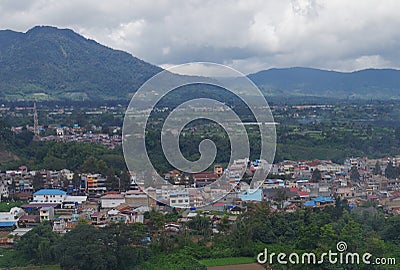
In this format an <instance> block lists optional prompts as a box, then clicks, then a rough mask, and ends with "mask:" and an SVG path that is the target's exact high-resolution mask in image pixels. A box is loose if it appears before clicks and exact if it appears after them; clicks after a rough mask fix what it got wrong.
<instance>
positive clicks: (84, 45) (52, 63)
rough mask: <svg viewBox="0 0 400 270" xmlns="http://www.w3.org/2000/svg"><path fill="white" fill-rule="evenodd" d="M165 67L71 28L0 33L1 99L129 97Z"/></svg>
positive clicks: (42, 27) (36, 28)
mask: <svg viewBox="0 0 400 270" xmlns="http://www.w3.org/2000/svg"><path fill="white" fill-rule="evenodd" d="M161 70H162V69H161V68H159V67H157V66H154V65H151V64H148V63H146V62H144V61H142V60H140V59H138V58H135V57H133V56H132V55H130V54H128V53H126V52H122V51H117V50H113V49H111V48H108V47H105V46H103V45H101V44H99V43H97V42H96V41H93V40H89V39H86V38H84V37H82V36H80V35H79V34H77V33H75V32H73V31H72V30H69V29H58V28H55V27H49V26H37V27H34V28H32V29H31V30H29V31H27V32H26V33H18V32H14V31H10V30H4V31H0V98H1V99H11V100H17V99H31V98H33V96H36V97H37V98H39V99H40V97H41V96H44V97H46V98H49V99H63V98H68V99H74V100H84V99H88V98H90V99H93V98H97V99H127V98H128V97H129V94H131V93H133V92H134V91H135V90H136V89H137V88H138V87H139V86H140V85H141V84H142V83H143V82H145V81H146V80H147V79H149V78H150V77H151V76H153V75H154V74H156V73H158V72H160V71H161Z"/></svg>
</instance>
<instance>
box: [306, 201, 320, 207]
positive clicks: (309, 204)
mask: <svg viewBox="0 0 400 270" xmlns="http://www.w3.org/2000/svg"><path fill="white" fill-rule="evenodd" d="M304 206H305V207H315V206H317V205H316V204H315V201H309V202H305V203H304Z"/></svg>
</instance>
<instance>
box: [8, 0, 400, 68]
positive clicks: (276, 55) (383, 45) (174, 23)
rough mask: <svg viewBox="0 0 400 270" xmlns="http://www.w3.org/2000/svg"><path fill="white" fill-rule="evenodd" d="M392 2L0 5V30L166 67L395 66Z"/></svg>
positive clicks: (122, 0) (398, 31) (46, 1)
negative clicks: (56, 33) (49, 31)
mask: <svg viewBox="0 0 400 270" xmlns="http://www.w3.org/2000/svg"><path fill="white" fill-rule="evenodd" d="M399 12H400V1H398V0H385V1H382V0H260V1H248V0H237V1H212V0H210V1H208V0H202V1H201V0H199V1H161V0H160V1H159V0H152V1H143V0H138V1H129V0H117V1H108V0H93V1H82V0H69V1H63V0H59V1H57V0H37V1H34V0H32V1H31V0H19V1H15V0H2V1H1V2H0V29H12V30H16V31H22V32H25V31H27V30H28V29H30V28H32V27H33V26H35V25H53V26H57V27H60V28H71V29H73V30H75V31H76V32H78V33H80V34H82V35H84V36H85V37H87V38H91V39H95V40H96V41H98V42H100V43H102V44H104V45H107V46H109V47H112V48H115V49H121V50H125V51H128V52H130V53H132V54H133V55H135V56H137V57H139V58H141V59H143V60H145V61H148V62H150V63H153V64H157V65H161V66H164V67H168V66H170V65H175V64H182V63H187V62H192V61H209V62H216V63H221V64H226V65H228V66H231V67H233V68H236V69H237V70H239V71H241V72H243V73H250V72H255V71H258V70H261V69H267V68H271V67H292V66H305V67H315V68H324V69H330V70H340V71H352V70H358V69H363V68H370V67H375V68H385V67H391V68H400V50H399V49H400V16H399Z"/></svg>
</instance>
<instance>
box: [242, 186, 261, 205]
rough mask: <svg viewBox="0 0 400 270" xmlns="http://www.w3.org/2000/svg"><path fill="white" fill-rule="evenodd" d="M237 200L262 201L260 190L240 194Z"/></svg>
mask: <svg viewBox="0 0 400 270" xmlns="http://www.w3.org/2000/svg"><path fill="white" fill-rule="evenodd" d="M238 198H239V199H241V200H242V201H259V202H261V201H262V190H261V189H256V190H254V189H253V190H251V189H249V190H246V191H244V192H243V193H241V194H238Z"/></svg>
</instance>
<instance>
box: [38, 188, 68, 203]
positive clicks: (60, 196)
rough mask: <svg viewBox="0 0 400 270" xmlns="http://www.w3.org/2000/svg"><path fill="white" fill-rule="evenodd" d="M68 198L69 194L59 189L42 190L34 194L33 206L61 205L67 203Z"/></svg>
mask: <svg viewBox="0 0 400 270" xmlns="http://www.w3.org/2000/svg"><path fill="white" fill-rule="evenodd" d="M66 197H67V193H66V192H65V191H62V190H59V189H41V190H39V191H37V192H35V193H33V201H32V204H34V203H56V204H60V205H61V204H62V203H63V202H64V201H65V199H66Z"/></svg>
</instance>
